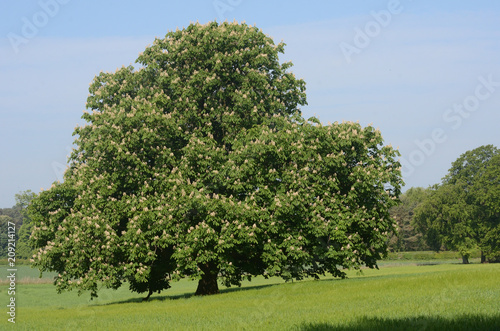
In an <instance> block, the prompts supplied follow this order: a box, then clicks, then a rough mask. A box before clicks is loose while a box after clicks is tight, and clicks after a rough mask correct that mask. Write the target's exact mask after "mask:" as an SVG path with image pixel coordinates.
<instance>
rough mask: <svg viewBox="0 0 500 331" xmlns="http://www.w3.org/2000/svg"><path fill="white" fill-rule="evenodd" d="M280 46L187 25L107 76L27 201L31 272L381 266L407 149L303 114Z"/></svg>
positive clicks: (209, 274)
mask: <svg viewBox="0 0 500 331" xmlns="http://www.w3.org/2000/svg"><path fill="white" fill-rule="evenodd" d="M283 50H284V44H283V43H279V44H275V43H274V42H273V40H272V39H271V38H270V37H268V36H266V35H265V34H264V33H262V31H260V30H259V29H257V28H255V27H251V26H248V25H246V24H237V23H227V22H225V23H221V24H218V23H216V22H212V23H209V24H207V25H200V24H191V25H190V26H188V27H187V28H186V29H184V30H178V31H175V32H169V33H168V34H167V35H166V37H165V38H164V39H156V40H155V42H154V43H153V45H152V46H150V47H148V48H147V49H146V50H145V51H144V52H143V53H141V55H140V56H139V58H138V60H137V62H138V63H139V65H140V67H139V69H137V70H135V69H134V68H132V67H127V68H125V67H123V68H121V69H119V70H117V71H116V72H114V73H101V74H100V75H98V76H97V77H96V78H95V79H94V81H93V83H92V84H91V86H90V96H89V98H88V102H87V107H88V108H89V110H90V112H86V113H85V114H84V115H83V118H84V119H85V120H86V121H87V122H88V123H87V124H86V125H85V126H83V127H78V128H77V129H76V130H75V135H76V136H77V138H76V140H75V144H76V149H75V151H74V153H73V154H72V156H71V158H70V162H71V163H70V168H69V170H68V171H67V172H66V173H65V176H64V179H65V180H64V182H63V183H56V184H54V185H53V187H52V188H51V189H49V190H47V191H44V192H42V193H41V194H40V195H39V197H38V198H37V199H35V201H34V202H33V203H32V204H31V205H30V212H31V214H30V215H31V218H32V219H33V222H34V224H35V225H34V231H33V234H32V242H33V244H34V245H35V246H36V247H38V248H39V251H38V253H37V254H36V255H35V256H34V265H35V266H37V267H39V268H40V269H41V270H42V271H44V270H51V271H57V272H58V273H59V275H58V277H57V278H56V280H55V284H56V286H57V288H58V289H59V290H65V289H72V288H78V289H79V290H90V291H91V294H92V295H96V292H97V289H98V287H99V286H101V285H104V286H106V287H111V288H117V287H119V286H120V285H121V284H122V283H123V282H124V281H127V282H128V283H129V286H130V289H131V290H133V291H137V292H140V293H142V292H148V293H149V295H150V294H151V293H152V292H154V291H161V290H163V289H166V288H168V287H169V286H170V284H169V283H170V280H172V279H176V278H180V277H185V276H189V277H193V278H195V279H199V283H198V289H197V291H196V294H199V295H203V294H213V293H217V292H218V279H220V280H221V281H222V283H223V284H225V285H228V286H229V285H239V284H240V282H241V280H242V279H243V278H244V277H248V278H250V277H251V276H253V275H264V276H265V277H268V276H280V277H283V278H285V279H302V278H303V277H307V276H313V277H318V276H319V275H323V274H325V273H326V272H329V273H331V274H333V275H335V276H340V277H344V276H345V273H344V271H343V268H346V267H353V268H359V267H360V266H361V265H367V266H369V267H376V261H377V259H379V258H380V257H381V256H382V255H384V254H385V252H386V249H387V245H386V242H387V237H388V233H390V232H392V231H393V229H394V227H395V224H394V222H393V220H392V219H391V218H390V216H389V213H388V210H389V208H390V207H391V206H393V205H394V204H396V203H397V198H398V196H399V194H400V186H401V175H400V164H399V162H398V161H397V160H396V158H397V156H398V155H399V154H398V152H397V151H396V150H394V149H393V148H392V147H391V146H384V145H383V140H382V136H381V134H380V131H378V130H375V129H373V128H372V127H366V128H362V127H361V126H360V125H359V124H358V123H351V122H348V123H335V124H332V125H326V126H324V125H322V124H321V123H320V122H319V121H318V120H316V119H311V120H310V121H306V120H304V119H303V118H302V117H301V112H300V109H299V106H301V105H304V104H306V99H305V83H304V81H302V80H300V79H297V78H295V76H294V75H293V74H292V73H291V72H289V71H288V69H289V68H290V67H291V63H289V62H287V63H283V64H281V63H280V62H279V59H278V55H279V53H282V52H283ZM149 295H148V296H149Z"/></svg>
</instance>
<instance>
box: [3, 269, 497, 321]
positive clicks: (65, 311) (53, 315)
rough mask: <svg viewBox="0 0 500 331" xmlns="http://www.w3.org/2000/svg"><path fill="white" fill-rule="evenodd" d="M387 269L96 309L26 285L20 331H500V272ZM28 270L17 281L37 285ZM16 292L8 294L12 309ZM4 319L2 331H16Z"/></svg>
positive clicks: (108, 297) (188, 292)
mask: <svg viewBox="0 0 500 331" xmlns="http://www.w3.org/2000/svg"><path fill="white" fill-rule="evenodd" d="M384 263H385V266H384ZM384 263H382V264H381V269H380V270H364V271H363V275H360V274H358V273H356V272H354V271H353V272H350V273H349V279H345V280H338V279H331V278H325V279H323V280H321V281H302V282H294V283H283V281H281V280H280V279H270V280H265V279H263V278H261V277H258V278H255V279H254V280H253V281H252V282H251V283H248V282H246V283H245V284H244V285H243V287H242V288H231V289H228V290H223V291H222V293H221V294H220V295H216V296H208V297H194V296H192V294H193V293H194V291H195V289H196V282H193V281H188V280H182V281H180V282H176V283H173V284H172V288H171V289H169V290H167V291H165V292H163V293H162V294H161V295H156V296H153V297H152V300H150V301H149V302H141V301H140V299H141V298H142V296H143V295H142V296H141V295H137V294H133V293H131V292H129V291H128V289H127V287H126V286H124V287H122V288H120V289H119V290H117V291H113V290H103V291H101V292H100V294H99V295H100V296H99V298H98V299H97V300H93V301H90V300H89V298H90V296H89V294H88V293H87V294H84V295H82V296H80V297H79V296H77V294H76V293H75V292H69V293H63V294H57V293H56V291H55V288H54V286H53V285H51V284H26V282H28V283H30V282H29V278H25V281H24V282H21V283H20V284H18V285H17V287H16V303H17V306H16V307H17V310H16V313H17V315H16V325H15V329H18V330H94V329H98V330H390V329H397V330H444V329H449V330H500V265H498V264H484V265H481V264H470V265H461V264H456V263H455V264H436V265H431V264H428V265H420V266H417V265H415V264H414V263H411V262H405V263H403V262H401V263H400V265H399V266H396V265H395V264H391V263H389V261H386V262H384ZM2 268H3V269H5V268H6V267H5V266H2ZM25 268H28V267H26V266H20V267H19V270H18V273H19V274H20V275H25V276H26V275H30V276H29V277H36V275H37V272H36V271H35V270H26V269H25ZM2 271H3V270H2ZM26 277H28V276H26ZM20 278H22V277H20ZM7 287H8V285H7V284H5V282H3V283H2V284H1V285H0V299H1V301H2V302H4V303H5V304H2V306H3V307H6V304H7V303H8V300H9V296H8V294H7ZM4 310H5V312H6V311H7V310H6V308H4ZM3 315H4V317H3V318H2V321H1V322H0V329H7V327H8V326H9V325H8V324H9V323H8V322H7V318H8V315H7V314H6V313H3ZM11 329H14V328H11Z"/></svg>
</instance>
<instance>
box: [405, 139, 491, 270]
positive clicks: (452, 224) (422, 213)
mask: <svg viewBox="0 0 500 331" xmlns="http://www.w3.org/2000/svg"><path fill="white" fill-rule="evenodd" d="M499 155H500V151H499V150H498V149H497V148H496V147H495V146H493V145H485V146H480V147H478V148H476V149H474V150H471V151H467V152H466V153H464V154H462V155H461V156H460V157H459V158H458V159H457V160H456V161H454V162H453V163H452V166H451V168H450V170H449V172H448V174H447V175H446V176H445V177H444V178H443V182H442V184H441V185H435V186H434V187H433V188H432V190H431V194H430V195H429V197H428V198H427V199H426V201H425V202H424V203H423V204H422V205H420V206H419V207H418V208H417V209H416V212H415V219H414V221H415V223H416V226H417V227H418V228H419V229H420V230H421V231H422V232H423V233H424V234H425V237H426V240H427V242H428V244H429V245H430V246H431V247H434V249H436V250H439V248H440V247H441V245H442V244H444V245H446V246H447V247H448V248H449V249H456V250H458V251H459V252H460V253H461V254H462V256H463V262H464V263H468V257H469V256H470V253H471V250H473V249H476V248H479V249H481V252H482V256H483V260H484V259H489V260H492V261H493V260H496V259H498V256H499V255H500V242H499V234H500V232H499V231H500V213H499V209H498V201H499V200H498V197H499V196H498V190H499V177H498V175H499V171H500V166H499ZM495 199H496V200H495Z"/></svg>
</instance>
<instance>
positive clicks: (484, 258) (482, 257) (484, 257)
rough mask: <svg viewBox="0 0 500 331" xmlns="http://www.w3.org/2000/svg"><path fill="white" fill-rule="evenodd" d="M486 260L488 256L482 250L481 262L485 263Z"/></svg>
mask: <svg viewBox="0 0 500 331" xmlns="http://www.w3.org/2000/svg"><path fill="white" fill-rule="evenodd" d="M485 262H486V256H484V253H483V251H481V263H485Z"/></svg>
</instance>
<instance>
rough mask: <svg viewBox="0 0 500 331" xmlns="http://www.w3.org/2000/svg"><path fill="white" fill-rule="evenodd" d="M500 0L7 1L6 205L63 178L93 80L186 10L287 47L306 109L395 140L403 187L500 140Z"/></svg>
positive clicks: (0, 10) (2, 196)
mask: <svg viewBox="0 0 500 331" xmlns="http://www.w3.org/2000/svg"><path fill="white" fill-rule="evenodd" d="M498 17H500V2H496V1H474V2H472V1H439V2H437V1H426V0H420V1H418V0H413V1H411V0H386V1H375V0H373V1H350V2H347V1H273V2H271V1H269V0H267V1H260V0H259V1H255V0H253V1H250V0H193V1H125V0H121V1H94V0H89V1H77V0H40V1H2V2H0V152H1V154H0V155H1V158H0V207H1V208H5V207H11V206H12V205H13V204H14V194H16V193H18V192H20V191H24V190H27V189H30V190H32V191H34V192H39V191H40V189H41V188H48V187H50V185H51V183H52V182H54V181H56V180H58V179H61V178H62V172H63V170H64V167H65V164H66V161H67V156H68V154H69V151H70V150H71V148H72V142H73V140H74V137H72V132H73V130H74V128H75V126H76V125H77V124H82V123H83V122H82V120H81V115H82V112H83V110H84V108H85V101H86V98H87V95H88V84H89V83H90V82H91V81H92V79H93V77H94V76H95V75H97V74H98V73H99V72H100V71H101V70H102V71H114V70H116V69H117V68H119V67H121V66H122V65H129V64H133V62H134V61H135V59H136V58H137V56H138V54H139V53H140V52H142V51H143V50H144V48H145V47H146V46H147V45H148V44H150V43H152V41H153V40H154V38H155V37H162V36H164V35H165V34H166V33H167V32H168V31H170V30H175V29H176V28H177V27H179V28H182V27H185V26H187V25H189V23H190V22H196V21H197V20H198V21H199V22H200V23H206V22H208V21H212V20H215V19H217V20H219V21H220V20H225V19H227V20H229V21H232V20H234V19H236V20H237V21H240V22H241V21H246V22H247V23H248V24H256V25H257V26H258V27H259V28H261V29H262V30H263V31H264V32H265V33H266V34H269V35H270V36H272V37H273V38H274V40H275V41H276V42H279V41H281V40H283V41H284V42H285V43H286V44H287V47H286V49H285V54H284V55H283V56H282V57H281V59H282V61H288V60H291V61H292V62H293V63H294V67H293V68H292V71H293V72H294V73H295V74H296V75H297V76H298V77H301V78H304V80H305V81H306V83H307V96H308V103H309V105H308V106H306V107H304V108H303V109H302V111H303V115H304V117H306V118H307V117H310V116H313V115H316V116H318V117H319V118H320V120H321V121H322V122H324V123H327V122H335V121H342V120H347V121H360V123H361V124H362V125H368V124H372V125H374V126H375V127H378V128H380V130H381V131H382V135H383V136H384V138H385V142H386V143H387V144H392V145H393V146H396V147H397V146H399V149H400V152H401V154H402V159H401V160H402V162H403V175H404V176H403V177H404V180H405V182H406V188H409V187H412V186H423V187H427V186H429V185H432V184H435V183H438V182H440V180H441V178H442V177H443V176H444V175H445V174H446V172H447V170H448V169H449V167H450V165H451V162H453V161H454V160H455V159H456V158H457V157H458V156H460V154H462V153H464V152H465V151H467V150H470V149H473V148H476V147H479V146H481V145H485V144H493V145H495V146H497V147H500V133H499V124H500V20H499V19H498Z"/></svg>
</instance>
